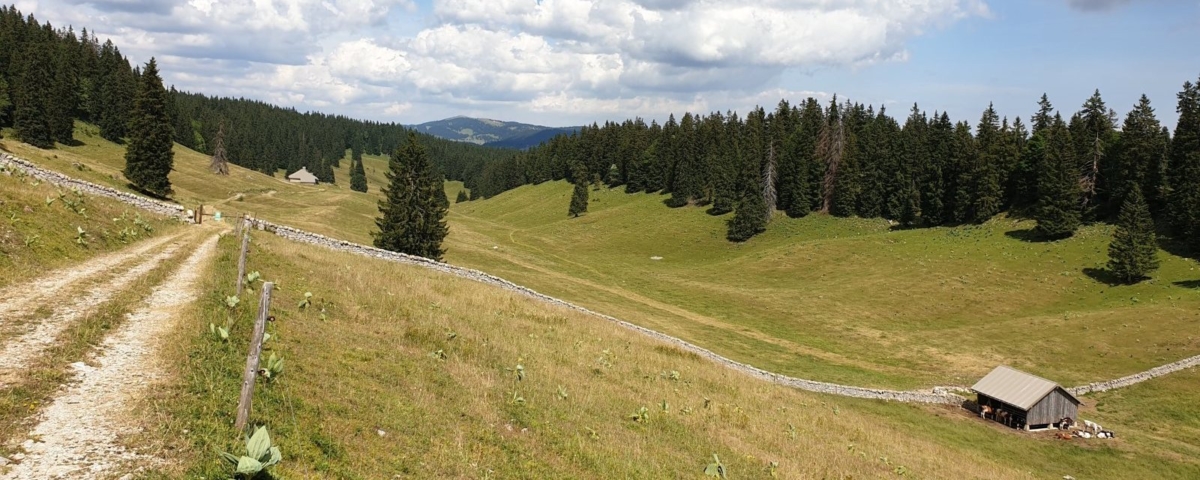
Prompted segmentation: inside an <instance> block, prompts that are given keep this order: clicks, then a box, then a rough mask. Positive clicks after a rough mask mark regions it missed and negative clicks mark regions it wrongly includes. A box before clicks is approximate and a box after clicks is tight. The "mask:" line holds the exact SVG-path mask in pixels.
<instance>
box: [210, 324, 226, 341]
mask: <svg viewBox="0 0 1200 480" xmlns="http://www.w3.org/2000/svg"><path fill="white" fill-rule="evenodd" d="M208 332H209V333H211V334H212V335H213V336H214V337H217V338H219V339H221V341H222V342H228V341H229V329H228V328H225V327H218V326H216V324H212V323H210V324H208Z"/></svg>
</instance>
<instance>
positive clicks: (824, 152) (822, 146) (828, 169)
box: [817, 100, 846, 213]
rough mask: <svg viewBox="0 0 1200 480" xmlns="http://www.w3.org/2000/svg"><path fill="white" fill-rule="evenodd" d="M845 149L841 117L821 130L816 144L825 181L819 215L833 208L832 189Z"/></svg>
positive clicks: (843, 126)
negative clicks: (822, 163) (822, 164)
mask: <svg viewBox="0 0 1200 480" xmlns="http://www.w3.org/2000/svg"><path fill="white" fill-rule="evenodd" d="M835 101H836V100H835ZM845 148H846V131H845V125H844V122H843V121H842V119H841V117H838V118H835V119H831V120H830V122H829V123H826V124H825V128H822V129H821V138H820V140H819V141H818V143H817V155H818V157H817V158H820V159H821V160H822V161H824V162H825V179H824V180H823V181H822V182H821V197H822V201H821V213H829V209H830V208H831V207H832V206H833V189H834V184H835V183H836V182H837V174H838V165H839V164H840V163H841V162H842V152H843V151H844V149H845Z"/></svg>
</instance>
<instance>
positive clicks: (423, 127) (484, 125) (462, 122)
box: [410, 116, 579, 150]
mask: <svg viewBox="0 0 1200 480" xmlns="http://www.w3.org/2000/svg"><path fill="white" fill-rule="evenodd" d="M410 127H411V128H413V129H415V130H416V131H418V132H421V133H427V134H429V135H433V136H435V137H439V138H445V139H447V140H454V141H459V142H468V143H474V144H477V145H488V146H495V147H502V148H515V149H521V150H524V149H527V148H529V147H532V146H535V145H538V144H540V143H542V142H544V141H546V140H549V139H551V138H554V136H555V135H559V134H570V133H573V132H576V131H579V127H565V128H555V127H545V126H541V125H530V124H527V123H519V122H506V121H503V120H493V119H490V118H473V117H464V116H458V117H450V118H447V119H443V120H435V121H432V122H425V123H422V124H420V125H410Z"/></svg>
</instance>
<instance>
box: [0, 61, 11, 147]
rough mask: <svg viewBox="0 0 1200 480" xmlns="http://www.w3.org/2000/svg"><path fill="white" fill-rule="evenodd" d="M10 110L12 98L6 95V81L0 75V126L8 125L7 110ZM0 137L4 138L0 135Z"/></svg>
mask: <svg viewBox="0 0 1200 480" xmlns="http://www.w3.org/2000/svg"><path fill="white" fill-rule="evenodd" d="M10 110H12V100H11V98H10V97H9V96H8V82H7V81H6V80H4V75H0V127H5V126H8V125H9V123H8V115H9V111H10ZM0 138H4V137H3V136H0Z"/></svg>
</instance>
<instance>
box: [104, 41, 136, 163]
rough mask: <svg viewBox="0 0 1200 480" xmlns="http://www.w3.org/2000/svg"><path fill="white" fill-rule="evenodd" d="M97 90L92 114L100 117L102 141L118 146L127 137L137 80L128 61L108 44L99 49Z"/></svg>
mask: <svg viewBox="0 0 1200 480" xmlns="http://www.w3.org/2000/svg"><path fill="white" fill-rule="evenodd" d="M99 68H100V69H101V74H100V80H99V87H98V88H97V90H98V91H97V93H96V96H95V97H96V98H95V106H94V109H95V111H96V112H97V113H98V114H99V118H98V119H97V125H98V126H99V127H100V136H101V137H103V138H104V139H106V140H108V141H111V142H115V143H121V142H124V138H125V136H126V135H127V134H128V130H127V129H128V127H129V124H130V122H131V118H130V114H131V107H132V104H133V99H134V96H135V95H136V92H137V79H136V77H135V76H134V74H133V72H132V71H131V70H130V68H129V62H128V61H127V60H125V57H123V56H121V51H120V50H118V49H117V47H116V46H114V45H113V43H112V41H107V42H105V43H104V46H103V47H101V52H100V59H99Z"/></svg>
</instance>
